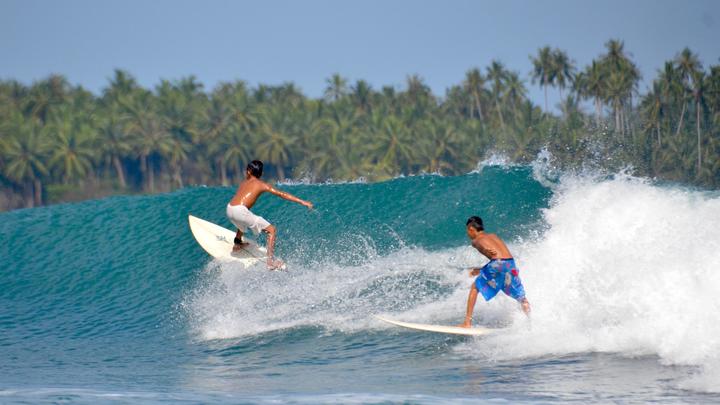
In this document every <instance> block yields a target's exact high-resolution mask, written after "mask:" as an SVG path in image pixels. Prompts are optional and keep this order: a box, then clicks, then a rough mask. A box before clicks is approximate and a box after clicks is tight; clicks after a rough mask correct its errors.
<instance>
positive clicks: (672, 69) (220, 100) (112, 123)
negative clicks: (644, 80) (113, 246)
mask: <svg viewBox="0 0 720 405" xmlns="http://www.w3.org/2000/svg"><path fill="white" fill-rule="evenodd" d="M605 47H606V49H605V52H604V53H602V54H600V55H598V57H597V58H596V59H594V60H593V61H592V63H591V64H589V65H587V66H583V67H579V66H575V64H574V62H573V61H572V59H571V58H570V57H569V55H567V54H566V53H565V52H564V51H562V50H559V49H552V48H550V47H543V48H540V49H539V50H538V53H537V55H533V57H532V58H531V59H532V61H531V63H532V67H533V73H532V74H531V76H530V78H529V79H530V80H529V81H530V83H531V84H534V85H539V86H541V87H542V88H543V90H544V91H545V92H547V91H557V92H559V93H560V94H561V95H562V102H561V103H560V105H559V110H560V114H559V115H554V114H553V113H552V112H551V111H554V109H552V108H550V106H549V105H547V100H546V102H545V104H544V105H542V106H538V105H535V104H534V103H533V102H532V101H531V100H529V99H528V97H527V85H528V83H527V82H528V80H526V79H525V78H522V77H521V75H520V74H519V73H518V72H514V71H510V70H508V69H506V68H505V66H504V65H503V64H502V62H501V61H498V60H493V61H491V62H490V63H489V64H488V65H487V66H486V67H484V68H471V69H469V70H468V71H467V72H466V74H465V77H464V78H463V79H462V80H461V81H460V82H459V83H458V84H457V85H454V86H451V87H450V88H448V89H447V91H446V94H445V95H442V96H440V95H435V94H433V93H432V92H431V91H430V88H429V87H428V86H427V85H426V84H425V83H424V82H423V79H422V78H420V77H419V76H417V75H412V76H408V78H407V82H406V84H405V86H404V87H403V88H401V89H398V88H395V87H392V86H384V87H382V88H380V89H374V88H372V87H371V86H370V85H369V84H368V83H367V82H366V81H364V80H358V81H356V82H354V83H350V82H349V81H348V80H347V79H345V78H344V77H342V76H341V75H339V74H335V75H332V76H331V77H329V78H328V79H327V81H326V84H327V88H326V91H325V95H324V97H323V98H319V99H314V98H308V97H306V96H305V95H304V94H302V92H300V91H299V89H298V88H297V87H295V85H294V84H293V83H284V84H282V85H278V86H268V85H263V84H261V85H258V86H257V87H254V88H250V87H249V86H248V85H247V84H246V83H245V82H243V81H233V82H226V83H221V84H220V85H218V86H217V87H215V88H214V89H212V90H209V91H206V90H205V89H204V86H203V84H202V83H200V82H198V81H197V80H196V79H195V78H194V77H193V76H190V77H186V78H183V79H180V80H177V81H168V80H162V81H161V82H160V83H159V84H158V85H157V86H155V88H154V89H146V88H143V87H141V86H140V85H139V84H138V83H137V81H136V80H135V78H134V77H133V76H132V75H131V74H130V73H128V72H126V71H123V70H116V71H115V73H114V75H113V77H112V78H111V80H110V82H109V83H108V86H107V87H106V88H105V89H104V90H103V92H102V94H100V95H94V94H92V93H91V92H89V91H87V90H86V89H84V88H82V87H81V86H76V85H72V84H70V83H69V82H68V81H67V79H65V78H64V77H63V76H60V75H52V76H50V77H48V78H47V79H46V80H42V81H38V82H36V83H33V84H32V85H30V86H26V85H23V84H21V83H19V82H17V81H13V80H0V195H1V196H2V197H1V198H0V209H2V210H8V209H13V208H19V207H33V206H41V205H46V204H50V203H55V202H63V201H75V200H82V199H86V198H93V197H98V196H106V195H112V194H115V193H118V192H121V193H128V194H145V193H149V194H152V193H155V192H158V191H169V190H173V189H177V188H182V187H183V186H184V185H185V184H219V185H228V184H231V183H233V182H237V179H240V178H241V177H242V174H243V168H244V165H245V164H246V162H247V161H249V160H252V159H261V160H263V161H264V162H265V163H266V168H267V169H266V170H267V173H268V174H267V176H268V177H269V178H276V179H278V180H280V181H284V180H285V179H292V178H307V179H309V180H310V181H312V182H322V181H325V180H327V179H335V180H337V181H346V180H353V179H357V178H364V179H367V181H376V180H380V179H388V178H392V177H395V176H397V175H399V174H401V173H406V174H413V173H421V172H430V173H441V174H445V175H456V174H461V173H467V172H469V171H470V170H472V169H473V168H474V166H475V165H476V164H477V162H478V161H479V160H481V159H482V158H484V157H485V156H487V155H488V154H489V153H493V152H497V153H500V154H502V155H504V156H507V157H508V161H509V162H512V163H520V164H527V163H529V162H531V161H532V160H533V159H535V157H536V156H537V155H538V153H540V151H543V150H546V151H548V152H549V153H550V154H552V156H553V157H554V158H555V163H556V164H557V166H558V167H559V168H560V169H565V168H579V167H584V166H586V165H591V166H595V167H602V168H605V169H608V170H611V171H612V170H620V169H621V168H625V167H632V168H633V169H634V172H635V173H636V174H637V175H638V176H646V177H650V178H659V179H665V180H670V181H677V182H682V183H686V184H690V185H695V186H700V187H704V188H717V187H719V186H720V65H711V66H708V67H704V66H702V64H701V63H700V62H699V57H698V55H696V54H694V53H693V52H692V51H691V50H690V49H687V48H686V49H683V50H682V51H680V52H679V53H678V54H677V56H676V57H675V58H673V59H672V60H669V61H667V62H666V63H665V64H664V66H663V67H662V69H660V70H659V71H658V75H657V77H656V78H655V79H654V80H653V81H652V87H651V88H650V89H648V91H647V92H645V93H640V91H639V89H638V83H639V80H640V76H639V70H638V68H637V66H636V65H635V63H634V62H633V61H632V59H631V57H630V56H629V55H628V54H627V53H626V52H625V50H624V44H623V43H622V41H619V40H610V41H608V42H607V43H606V45H605ZM587 105H590V108H589V109H590V111H586V110H585V106H587Z"/></svg>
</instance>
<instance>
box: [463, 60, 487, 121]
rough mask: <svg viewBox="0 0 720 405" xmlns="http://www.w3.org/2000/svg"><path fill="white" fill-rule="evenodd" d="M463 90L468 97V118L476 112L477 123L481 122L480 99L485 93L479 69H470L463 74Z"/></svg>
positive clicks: (483, 79)
mask: <svg viewBox="0 0 720 405" xmlns="http://www.w3.org/2000/svg"><path fill="white" fill-rule="evenodd" d="M463 88H464V89H465V91H466V92H467V93H468V94H469V95H470V100H471V104H470V118H472V117H473V115H474V114H473V113H474V112H475V111H477V118H478V120H479V121H482V118H483V108H482V98H483V92H484V91H485V78H484V77H483V75H482V73H481V72H480V69H478V68H472V69H470V70H468V71H467V72H466V73H465V81H464V82H463Z"/></svg>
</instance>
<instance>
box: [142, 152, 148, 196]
mask: <svg viewBox="0 0 720 405" xmlns="http://www.w3.org/2000/svg"><path fill="white" fill-rule="evenodd" d="M140 173H141V174H142V181H143V189H144V190H145V191H147V189H148V181H147V155H145V154H141V155H140Z"/></svg>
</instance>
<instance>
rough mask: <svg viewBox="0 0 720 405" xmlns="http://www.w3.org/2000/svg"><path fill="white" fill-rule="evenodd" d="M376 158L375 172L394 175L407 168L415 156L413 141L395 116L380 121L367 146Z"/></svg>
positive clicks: (404, 126) (402, 123)
mask: <svg viewBox="0 0 720 405" xmlns="http://www.w3.org/2000/svg"><path fill="white" fill-rule="evenodd" d="M367 147H368V148H369V152H370V153H371V155H372V156H375V157H376V158H375V159H374V161H375V162H376V171H378V172H380V173H384V174H386V175H396V174H398V173H402V172H403V170H404V169H405V168H408V166H409V165H410V163H411V162H412V160H413V157H414V156H415V148H414V140H413V139H412V137H411V134H410V131H409V130H408V128H407V126H406V125H405V123H404V122H403V121H402V120H400V119H398V118H397V117H395V116H391V117H388V118H386V119H384V120H383V121H382V124H381V126H380V128H379V129H378V131H377V132H376V133H375V135H374V136H373V139H372V142H371V143H370V144H368V145H367Z"/></svg>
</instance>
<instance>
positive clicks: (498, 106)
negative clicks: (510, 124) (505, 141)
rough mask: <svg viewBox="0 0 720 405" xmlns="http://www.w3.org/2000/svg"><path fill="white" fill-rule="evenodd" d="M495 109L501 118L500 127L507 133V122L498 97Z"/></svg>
mask: <svg viewBox="0 0 720 405" xmlns="http://www.w3.org/2000/svg"><path fill="white" fill-rule="evenodd" d="M495 108H497V111H498V116H499V117H500V126H501V127H502V130H503V132H505V120H504V119H503V114H502V110H501V109H500V100H498V99H497V97H495Z"/></svg>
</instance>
